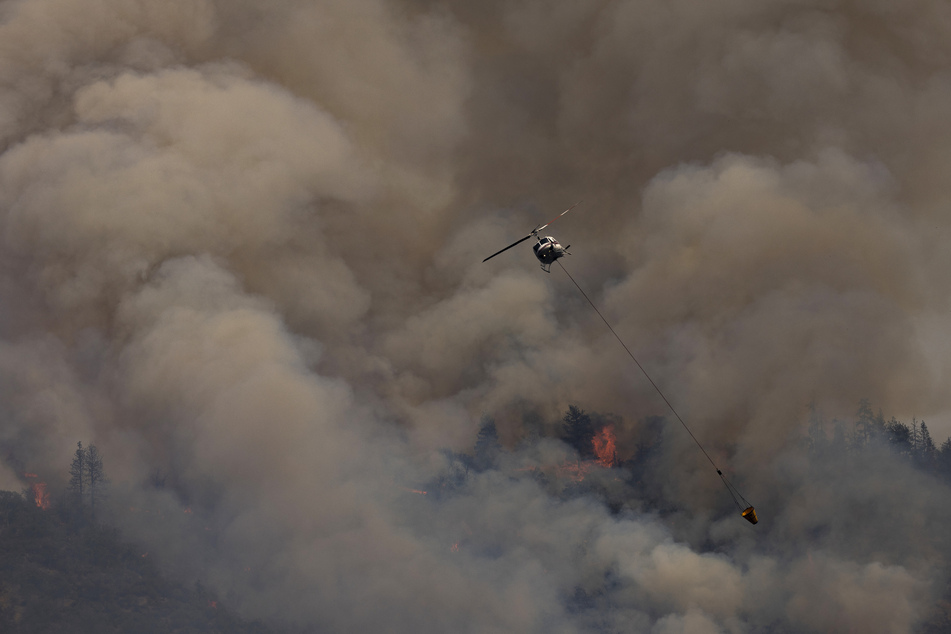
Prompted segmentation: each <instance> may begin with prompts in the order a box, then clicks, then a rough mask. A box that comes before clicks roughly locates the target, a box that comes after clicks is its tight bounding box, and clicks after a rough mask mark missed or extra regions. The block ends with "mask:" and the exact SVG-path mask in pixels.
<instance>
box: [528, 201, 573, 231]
mask: <svg viewBox="0 0 951 634" xmlns="http://www.w3.org/2000/svg"><path fill="white" fill-rule="evenodd" d="M580 204H581V201H580V200H579V201H578V202H576V203H575V204H573V205H572V206H571V207H568V209H565V210H564V211H563V212H561V213H560V214H558V215H557V216H555V217H554V218H552V219H551V220H549V221H548V222H546V223H545V224H543V225H542V226H540V227H537V228H536V229H535V233H537V232H539V231H541V230H542V229H544V228H545V227H547V226H548V225H550V224H551V223H553V222H555V221H556V220H558V219H559V218H561V217H562V216H564V215H565V214H566V213H568V212H569V211H571V210H572V209H574V208H575V207H577V206H578V205H580Z"/></svg>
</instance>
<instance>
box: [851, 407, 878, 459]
mask: <svg viewBox="0 0 951 634" xmlns="http://www.w3.org/2000/svg"><path fill="white" fill-rule="evenodd" d="M874 424H875V415H874V414H872V404H871V402H869V400H868V399H867V398H863V399H862V400H860V401H859V408H858V410H857V411H856V413H855V436H854V439H855V445H856V446H857V447H861V446H862V445H866V444H868V441H869V439H870V437H871V436H872V434H873V433H874V432H873V431H872V427H873V426H874Z"/></svg>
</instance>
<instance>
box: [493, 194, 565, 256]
mask: <svg viewBox="0 0 951 634" xmlns="http://www.w3.org/2000/svg"><path fill="white" fill-rule="evenodd" d="M580 204H581V201H580V200H579V201H578V202H576V203H575V204H573V205H572V206H571V207H568V209H565V210H564V211H563V212H561V213H560V214H558V215H557V216H555V217H554V218H552V219H551V220H549V221H548V222H546V223H545V224H543V225H539V226H537V227H535V228H534V229H532V232H531V233H530V234H528V235H527V236H525V237H524V238H522V239H521V240H517V241H515V242H513V243H512V244H510V245H508V246H507V247H505V248H504V249H502V250H501V251H496V252H495V253H493V254H492V255H490V256H489V257H487V258H486V259H485V260H482V261H483V262H487V261H488V260H491V259H492V258H494V257H495V256H497V255H498V254H500V253H503V252H505V251H508V250H509V249H511V248H512V247H514V246H516V245H518V244H521V243H523V242H525V241H526V240H528V239H529V238H535V239H536V240H537V242H536V243H535V245H534V246H533V247H532V251H534V252H535V257H536V258H538V261H539V262H541V265H542V270H543V271H545V272H546V273H551V265H552V264H554V262H555V260H557V259H558V258H561V257H564V256H566V255H571V254H570V253H568V249H570V248H571V245H570V244H569V245H568V246H567V247H563V246H561V244H559V242H558V241H557V240H555V239H554V238H553V237H551V236H541V237H539V235H538V232H539V231H541V230H542V229H544V228H545V227H547V226H548V225H550V224H551V223H553V222H555V221H556V220H558V219H559V218H561V217H562V216H564V215H565V214H566V213H568V212H569V211H571V210H572V209H574V208H575V207H577V206H578V205H580Z"/></svg>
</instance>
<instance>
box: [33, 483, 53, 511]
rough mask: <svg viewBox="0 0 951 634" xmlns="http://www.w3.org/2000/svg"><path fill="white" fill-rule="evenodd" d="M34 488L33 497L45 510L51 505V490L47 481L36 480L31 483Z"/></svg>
mask: <svg viewBox="0 0 951 634" xmlns="http://www.w3.org/2000/svg"><path fill="white" fill-rule="evenodd" d="M31 488H32V489H33V499H34V500H35V501H36V505H37V506H38V507H40V508H41V509H43V510H44V511H45V510H47V509H48V508H49V507H50V492H49V491H47V490H46V483H45V482H34V483H33V484H32V485H31Z"/></svg>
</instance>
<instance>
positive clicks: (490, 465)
mask: <svg viewBox="0 0 951 634" xmlns="http://www.w3.org/2000/svg"><path fill="white" fill-rule="evenodd" d="M501 451H502V445H501V443H499V432H498V429H497V428H496V426H495V421H494V420H493V419H492V417H490V416H483V417H482V425H481V426H480V427H479V435H478V437H477V438H476V444H475V452H474V453H475V460H474V462H475V465H474V466H475V469H476V471H486V470H488V469H494V468H495V467H496V466H497V465H498V462H499V452H501Z"/></svg>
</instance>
